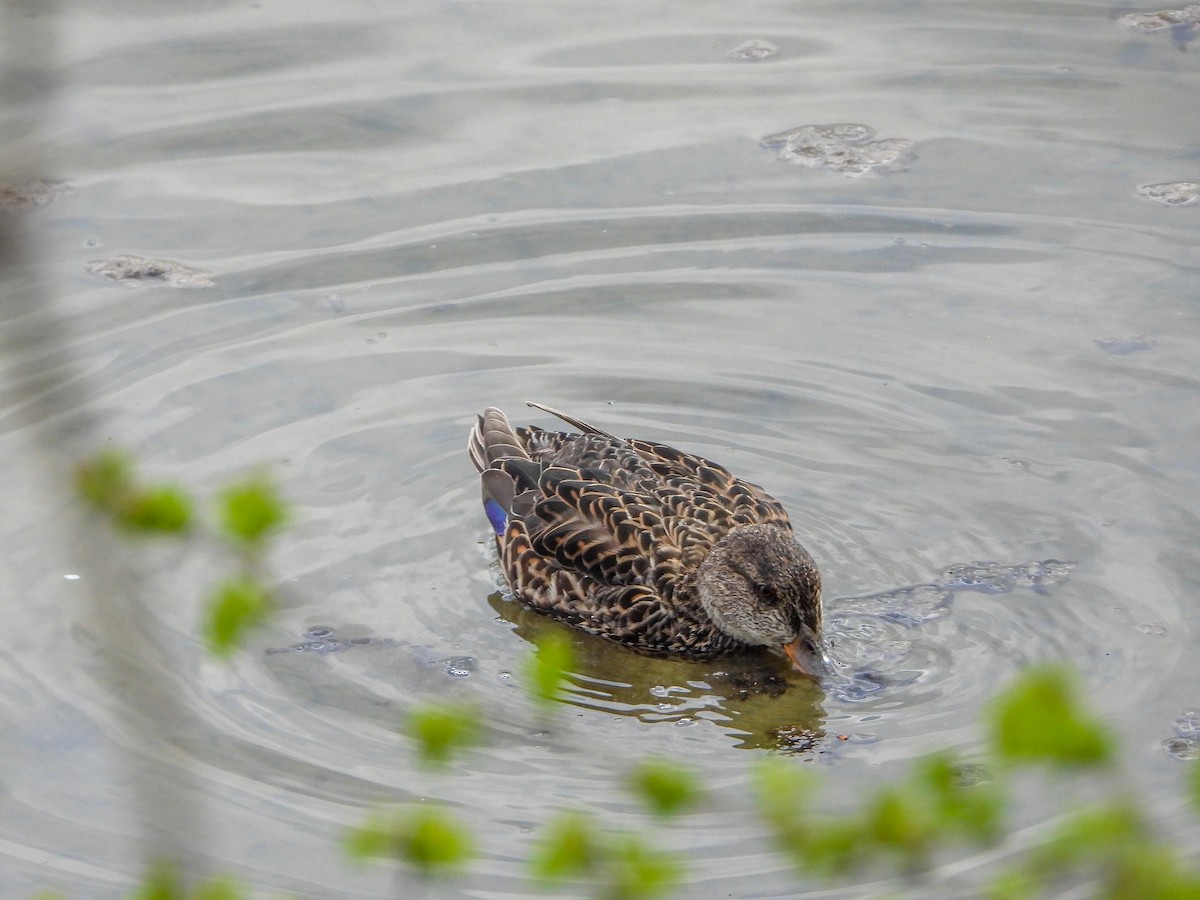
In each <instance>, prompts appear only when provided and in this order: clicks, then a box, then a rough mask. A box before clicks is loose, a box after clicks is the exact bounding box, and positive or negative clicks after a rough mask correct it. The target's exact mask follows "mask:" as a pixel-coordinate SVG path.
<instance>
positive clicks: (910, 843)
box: [863, 787, 938, 867]
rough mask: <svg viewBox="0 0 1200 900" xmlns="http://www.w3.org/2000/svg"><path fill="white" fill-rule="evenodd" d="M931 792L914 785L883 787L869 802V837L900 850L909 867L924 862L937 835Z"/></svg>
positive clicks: (866, 819) (885, 845) (866, 832)
mask: <svg viewBox="0 0 1200 900" xmlns="http://www.w3.org/2000/svg"><path fill="white" fill-rule="evenodd" d="M929 801H930V797H929V796H928V795H925V796H922V793H921V792H920V791H919V790H914V789H912V788H911V787H910V788H908V789H905V788H903V787H887V788H882V789H880V790H879V791H878V792H877V793H876V794H875V797H874V800H873V801H872V802H871V804H870V805H869V808H868V810H867V813H866V817H865V821H864V826H865V827H864V834H863V837H864V839H866V840H870V841H873V842H874V843H876V844H879V845H881V846H882V847H887V848H889V849H891V850H894V851H897V852H899V853H900V854H902V855H903V856H905V857H906V863H907V864H908V865H909V866H912V867H916V866H917V865H919V864H921V863H922V862H924V856H925V854H926V853H927V852H928V850H929V848H930V845H931V844H932V843H933V840H934V838H935V837H936V835H937V827H938V822H937V819H936V818H935V814H934V812H933V809H932V804H931V803H930V802H929Z"/></svg>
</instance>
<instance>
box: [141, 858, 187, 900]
mask: <svg viewBox="0 0 1200 900" xmlns="http://www.w3.org/2000/svg"><path fill="white" fill-rule="evenodd" d="M133 896H134V900H184V898H185V896H186V894H185V893H184V888H183V879H182V878H180V877H179V870H178V869H176V868H175V866H173V865H171V864H170V863H165V862H158V863H155V864H154V865H152V866H151V867H150V870H149V871H148V872H147V873H146V875H145V877H144V878H143V879H142V883H141V885H140V886H139V887H138V889H137V891H136V892H135V893H134V895H133Z"/></svg>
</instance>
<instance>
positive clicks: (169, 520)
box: [115, 485, 193, 534]
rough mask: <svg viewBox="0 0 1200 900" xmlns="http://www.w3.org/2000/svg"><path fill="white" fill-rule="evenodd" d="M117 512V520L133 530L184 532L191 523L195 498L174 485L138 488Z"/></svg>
mask: <svg viewBox="0 0 1200 900" xmlns="http://www.w3.org/2000/svg"><path fill="white" fill-rule="evenodd" d="M115 512H116V515H117V524H119V525H121V526H122V527H124V528H126V529H128V530H130V531H143V532H159V533H161V534H182V533H183V532H185V531H187V530H188V529H189V528H191V527H192V518H193V515H192V499H191V497H189V496H188V495H187V494H185V493H183V491H181V490H180V489H179V488H176V487H172V486H171V485H161V486H158V487H149V488H143V489H141V490H138V491H135V492H133V493H131V494H129V495H127V496H126V497H125V498H124V499H123V500H122V501H121V502H120V503H119V505H118V506H117V508H116V510H115Z"/></svg>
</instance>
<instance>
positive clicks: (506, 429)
mask: <svg viewBox="0 0 1200 900" xmlns="http://www.w3.org/2000/svg"><path fill="white" fill-rule="evenodd" d="M467 452H468V453H470V454H471V462H473V463H474V464H475V468H476V469H478V470H479V471H480V472H482V471H484V470H485V469H489V468H491V465H492V463H494V462H495V461H496V460H498V459H508V458H514V459H529V453H528V452H526V450H525V446H524V445H523V444H522V443H521V439H520V438H519V437H517V433H516V431H515V430H514V429H513V427H512V425H510V424H509V422H508V418H507V417H506V416H505V415H504V413H502V412H501V411H500V410H498V409H496V407H494V406H489V407H488V408H487V409H485V410H484V411H483V415H481V416H480V417H479V418H478V420H477V421H476V422H475V427H473V428H472V429H471V436H470V437H469V438H467Z"/></svg>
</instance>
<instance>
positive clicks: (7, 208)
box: [0, 179, 72, 214]
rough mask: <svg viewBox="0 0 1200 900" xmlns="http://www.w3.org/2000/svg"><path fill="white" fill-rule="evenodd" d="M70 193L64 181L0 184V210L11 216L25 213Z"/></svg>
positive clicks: (68, 186)
mask: <svg viewBox="0 0 1200 900" xmlns="http://www.w3.org/2000/svg"><path fill="white" fill-rule="evenodd" d="M71 191H72V187H71V185H69V184H68V183H67V182H65V181H46V180H44V179H39V180H37V181H27V182H24V183H22V184H9V183H7V182H0V210H3V211H4V212H7V213H13V214H20V213H27V212H30V211H31V210H34V209H37V208H39V207H42V206H48V205H49V204H51V203H53V202H54V201H55V200H57V199H58V198H59V197H62V196H64V195H66V194H69V193H71Z"/></svg>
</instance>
